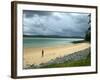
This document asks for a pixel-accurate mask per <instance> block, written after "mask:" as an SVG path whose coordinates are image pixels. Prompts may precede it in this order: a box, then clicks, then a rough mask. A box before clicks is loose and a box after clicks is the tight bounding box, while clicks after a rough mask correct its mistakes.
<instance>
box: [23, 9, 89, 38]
mask: <svg viewBox="0 0 100 80" xmlns="http://www.w3.org/2000/svg"><path fill="white" fill-rule="evenodd" d="M88 15H89V14H88V13H72V12H66V13H65V12H51V11H30V10H24V11H23V31H24V35H59V36H80V37H83V36H85V32H86V31H87V30H88V27H89V24H88V22H89V17H88Z"/></svg>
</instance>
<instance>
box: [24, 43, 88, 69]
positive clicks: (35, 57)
mask: <svg viewBox="0 0 100 80" xmlns="http://www.w3.org/2000/svg"><path fill="white" fill-rule="evenodd" d="M89 47H90V44H89V43H86V42H84V43H77V44H70V45H63V46H57V47H44V48H24V68H25V67H26V66H28V65H32V64H35V65H39V64H41V63H47V62H48V61H50V60H52V59H55V58H57V57H63V56H65V55H69V54H73V53H75V52H78V51H81V50H84V49H86V48H89ZM42 53H43V54H42Z"/></svg>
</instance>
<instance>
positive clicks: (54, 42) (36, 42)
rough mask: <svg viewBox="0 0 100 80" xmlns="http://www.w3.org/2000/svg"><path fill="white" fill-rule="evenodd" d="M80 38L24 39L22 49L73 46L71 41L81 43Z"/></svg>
mask: <svg viewBox="0 0 100 80" xmlns="http://www.w3.org/2000/svg"><path fill="white" fill-rule="evenodd" d="M81 40H84V39H82V38H34V37H24V38H23V46H24V48H41V47H54V46H61V45H69V44H74V43H72V42H73V41H81Z"/></svg>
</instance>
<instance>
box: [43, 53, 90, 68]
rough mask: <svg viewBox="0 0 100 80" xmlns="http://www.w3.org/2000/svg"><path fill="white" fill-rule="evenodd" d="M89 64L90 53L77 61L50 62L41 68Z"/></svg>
mask: <svg viewBox="0 0 100 80" xmlns="http://www.w3.org/2000/svg"><path fill="white" fill-rule="evenodd" d="M90 65H91V57H90V54H89V55H88V56H87V57H86V59H80V60H77V61H67V62H64V63H59V64H50V65H47V66H43V67H42V68H54V67H77V66H78V67H79V66H90Z"/></svg>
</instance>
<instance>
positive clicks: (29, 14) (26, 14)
mask: <svg viewBox="0 0 100 80" xmlns="http://www.w3.org/2000/svg"><path fill="white" fill-rule="evenodd" d="M23 14H25V17H27V18H28V17H29V18H30V17H33V16H34V15H38V16H47V15H50V14H51V12H48V11H46V12H45V11H32V10H23Z"/></svg>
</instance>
